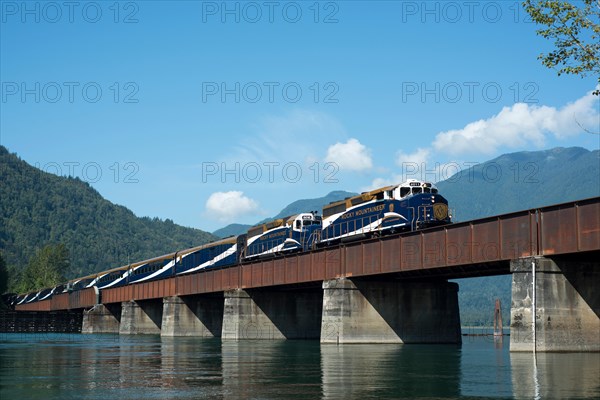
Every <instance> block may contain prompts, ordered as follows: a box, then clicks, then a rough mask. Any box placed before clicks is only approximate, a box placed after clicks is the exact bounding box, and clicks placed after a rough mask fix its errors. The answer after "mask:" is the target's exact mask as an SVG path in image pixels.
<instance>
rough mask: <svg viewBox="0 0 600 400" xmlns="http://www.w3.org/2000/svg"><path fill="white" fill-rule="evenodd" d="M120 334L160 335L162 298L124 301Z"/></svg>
mask: <svg viewBox="0 0 600 400" xmlns="http://www.w3.org/2000/svg"><path fill="white" fill-rule="evenodd" d="M121 307H122V312H121V324H120V326H119V334H121V335H135V334H148V335H159V334H160V327H161V324H162V311H163V302H162V299H158V300H144V301H133V300H132V301H124V302H123V303H122V306H121Z"/></svg>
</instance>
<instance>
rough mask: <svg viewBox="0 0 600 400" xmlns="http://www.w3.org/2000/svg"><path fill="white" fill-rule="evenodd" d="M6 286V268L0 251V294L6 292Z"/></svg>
mask: <svg viewBox="0 0 600 400" xmlns="http://www.w3.org/2000/svg"><path fill="white" fill-rule="evenodd" d="M7 287H8V270H7V268H6V263H5V262H4V258H3V257H2V253H0V294H3V293H4V292H6V288H7Z"/></svg>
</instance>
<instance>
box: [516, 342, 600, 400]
mask: <svg viewBox="0 0 600 400" xmlns="http://www.w3.org/2000/svg"><path fill="white" fill-rule="evenodd" d="M510 362H511V369H512V385H513V393H514V396H515V397H517V398H527V399H534V398H538V399H539V398H542V399H546V398H595V399H598V398H600V354H599V353H538V354H537V355H536V356H535V357H534V356H533V354H532V353H510Z"/></svg>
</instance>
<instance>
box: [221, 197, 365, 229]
mask: <svg viewBox="0 0 600 400" xmlns="http://www.w3.org/2000/svg"><path fill="white" fill-rule="evenodd" d="M356 194H357V193H353V192H344V191H342V190H337V191H333V192H330V193H329V194H327V195H326V196H323V197H318V198H316V199H303V200H296V201H294V202H292V203H290V204H288V205H287V206H285V207H284V208H283V210H281V211H280V212H279V213H278V214H277V215H275V216H274V217H272V218H267V219H264V220H262V221H259V222H257V224H260V223H263V222H266V221H271V220H273V219H277V218H283V217H288V216H290V215H295V214H299V213H302V212H310V211H315V210H318V211H319V213H321V212H322V209H323V206H324V205H327V204H329V203H331V202H332V201H338V200H343V199H345V198H346V197H351V196H355V195H356ZM251 226H252V225H244V224H230V225H227V226H226V227H224V228H221V229H217V230H216V231H214V232H213V233H212V234H213V235H215V236H218V237H221V238H224V237H227V236H232V235H234V236H235V235H240V234H242V233H245V232H246V231H248V228H250V227H251Z"/></svg>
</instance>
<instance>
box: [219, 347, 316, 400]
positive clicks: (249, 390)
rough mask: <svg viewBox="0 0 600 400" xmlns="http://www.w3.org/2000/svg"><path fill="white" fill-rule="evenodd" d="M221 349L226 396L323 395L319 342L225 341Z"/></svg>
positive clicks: (285, 396) (290, 396)
mask: <svg viewBox="0 0 600 400" xmlns="http://www.w3.org/2000/svg"><path fill="white" fill-rule="evenodd" d="M221 351H222V362H223V397H224V398H226V399H240V398H249V397H251V398H311V399H315V398H319V397H321V369H320V365H319V346H318V342H315V341H305V340H275V341H266V340H243V341H224V342H222V346H221Z"/></svg>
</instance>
